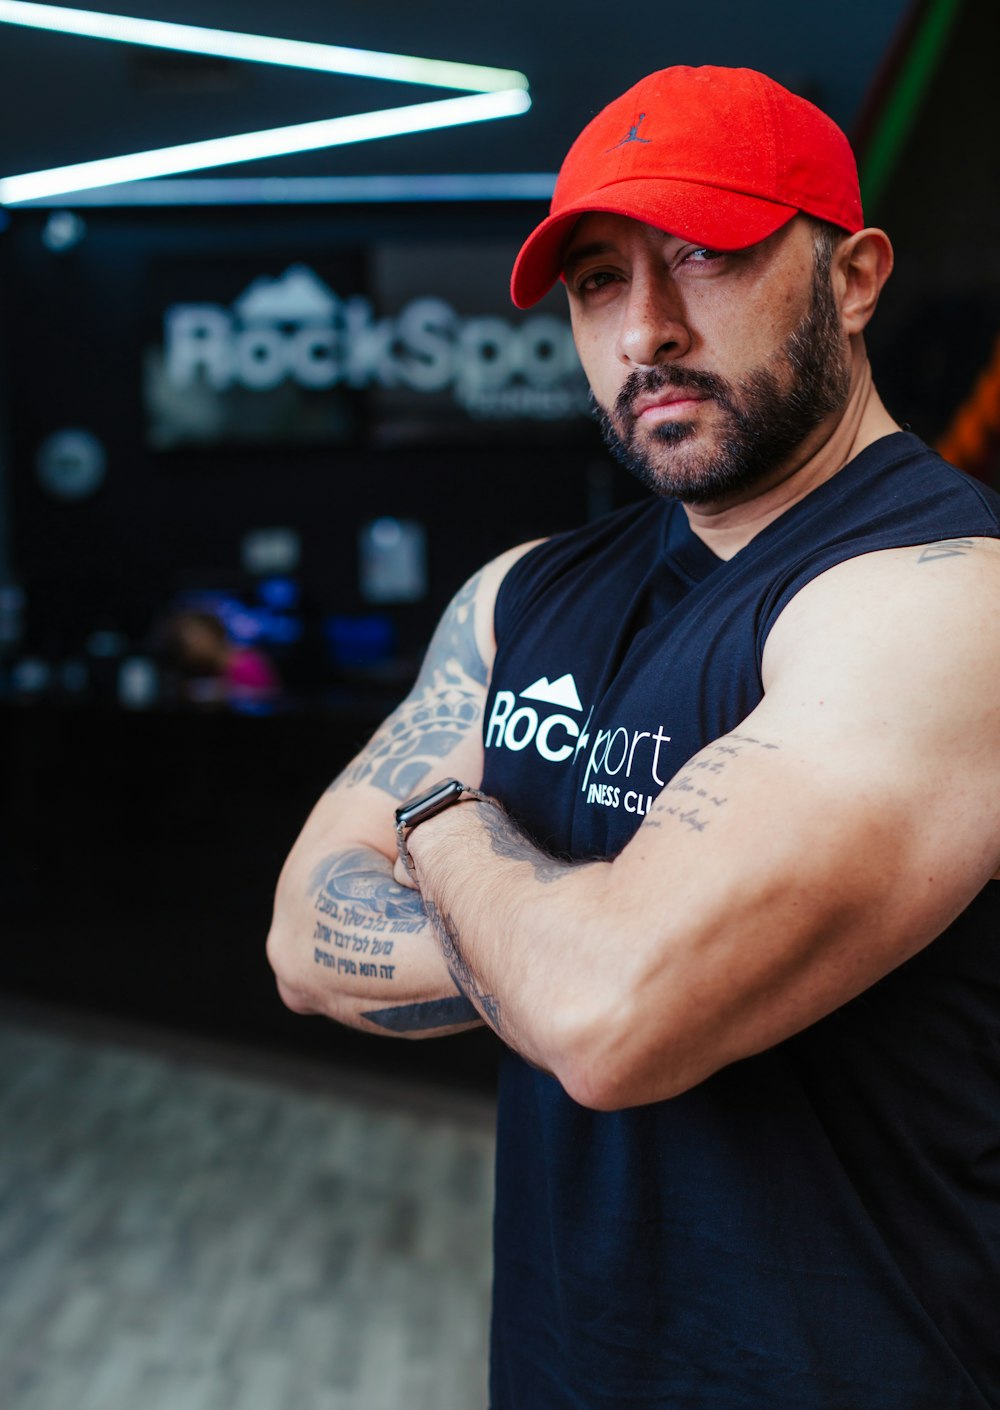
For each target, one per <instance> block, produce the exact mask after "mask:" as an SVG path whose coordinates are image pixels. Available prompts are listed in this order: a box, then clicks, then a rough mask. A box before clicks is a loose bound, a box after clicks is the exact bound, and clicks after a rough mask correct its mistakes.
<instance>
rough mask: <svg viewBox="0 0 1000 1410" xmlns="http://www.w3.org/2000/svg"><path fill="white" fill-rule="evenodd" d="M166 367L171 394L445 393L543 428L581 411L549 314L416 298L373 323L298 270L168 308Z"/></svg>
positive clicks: (565, 344) (361, 306)
mask: <svg viewBox="0 0 1000 1410" xmlns="http://www.w3.org/2000/svg"><path fill="white" fill-rule="evenodd" d="M164 337H165V348H164V354H165V356H164V365H165V372H166V377H167V379H168V381H169V382H170V383H171V384H172V385H173V386H175V387H177V388H178V389H179V390H187V389H188V388H190V387H192V386H194V385H196V384H203V385H207V386H209V387H211V388H212V389H213V390H215V391H217V392H220V393H222V392H226V391H228V390H229V389H230V388H233V387H243V388H247V389H249V390H251V391H269V390H272V389H273V388H275V387H277V386H279V385H280V384H281V383H282V382H285V381H287V380H290V381H292V382H296V383H298V384H299V385H300V386H301V387H304V388H307V389H310V390H322V389H323V388H327V387H334V386H337V385H341V386H346V387H351V388H356V389H364V388H369V387H383V388H392V387H403V388H408V389H409V390H411V391H413V392H422V393H437V394H440V393H450V394H451V396H452V397H453V398H454V400H455V401H456V402H457V403H458V404H459V405H460V406H461V407H463V408H464V410H465V411H466V412H467V413H468V414H469V415H470V416H474V417H482V418H486V419H491V420H498V419H500V420H509V419H515V418H516V419H522V418H525V417H527V418H531V419H538V420H552V419H559V418H564V417H572V416H577V415H579V414H581V413H586V411H587V389H586V383H585V380H584V377H583V372H582V370H581V368H580V364H579V361H578V359H577V356H576V350H575V348H574V346H573V338H572V334H571V332H570V327H569V324H568V323H567V322H565V321H564V320H562V319H559V318H555V317H553V316H552V315H551V314H536V315H534V316H533V317H530V318H525V319H523V320H522V321H519V322H518V323H514V322H512V321H510V320H508V319H506V318H501V317H499V316H497V315H493V314H490V315H483V316H480V317H466V316H464V315H460V314H459V313H457V312H456V311H455V309H453V308H452V307H451V305H450V304H448V303H446V302H445V300H444V299H440V298H431V297H427V298H417V299H413V300H412V301H411V302H409V303H407V304H405V305H404V307H403V308H401V309H400V311H399V312H398V313H396V314H390V315H388V316H387V317H382V318H378V317H376V315H375V312H374V310H373V308H372V305H371V303H370V302H369V301H368V300H367V299H365V298H363V297H361V296H360V295H352V296H350V297H348V298H344V299H342V298H340V297H339V296H338V295H337V294H335V293H334V292H333V290H332V289H330V288H329V286H328V285H326V284H325V283H324V282H323V280H322V279H320V278H319V276H318V275H317V274H315V273H314V271H313V270H311V269H309V268H308V267H307V266H305V265H302V264H298V265H293V266H292V267H291V268H289V269H288V270H286V272H285V273H284V274H283V275H282V276H281V278H279V279H270V278H267V277H262V278H260V279H256V280H254V282H253V283H252V284H251V285H250V286H249V288H248V289H246V290H245V292H244V293H243V294H241V295H240V297H239V298H238V299H236V300H235V302H234V303H233V305H232V307H230V308H226V307H224V306H223V305H221V304H212V303H181V304H174V305H173V306H172V307H171V308H169V309H168V310H167V312H166V315H165V319H164Z"/></svg>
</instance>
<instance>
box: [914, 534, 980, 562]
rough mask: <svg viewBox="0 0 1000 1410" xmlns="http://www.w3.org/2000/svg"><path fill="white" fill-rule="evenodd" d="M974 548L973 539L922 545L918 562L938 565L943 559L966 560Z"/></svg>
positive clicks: (943, 540)
mask: <svg viewBox="0 0 1000 1410" xmlns="http://www.w3.org/2000/svg"><path fill="white" fill-rule="evenodd" d="M974 548H975V544H974V543H973V542H972V540H971V539H941V540H940V542H938V543H925V544H922V545H921V547H920V557H919V558H918V559H917V562H918V563H936V562H938V561H939V560H940V559H942V558H964V557H965V555H966V554H967V553H971V552H972V551H973V549H974Z"/></svg>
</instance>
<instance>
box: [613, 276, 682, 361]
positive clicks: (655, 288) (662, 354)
mask: <svg viewBox="0 0 1000 1410" xmlns="http://www.w3.org/2000/svg"><path fill="white" fill-rule="evenodd" d="M690 347H691V331H690V329H689V327H688V323H687V319H686V317H685V311H684V305H683V302H682V300H681V298H680V295H679V293H678V290H677V288H676V286H675V284H674V283H673V280H671V279H667V278H662V279H642V280H633V282H632V285H631V286H630V288H629V296H628V300H627V303H626V305H625V310H624V313H623V317H622V323H621V327H620V330H619V336H618V356H619V357H620V358H621V360H622V362H624V363H627V364H628V365H629V366H632V367H655V366H658V365H659V364H661V363H664V362H671V361H674V360H676V359H677V358H680V357H683V356H684V354H685V353H686V352H687V351H688V350H689V349H690Z"/></svg>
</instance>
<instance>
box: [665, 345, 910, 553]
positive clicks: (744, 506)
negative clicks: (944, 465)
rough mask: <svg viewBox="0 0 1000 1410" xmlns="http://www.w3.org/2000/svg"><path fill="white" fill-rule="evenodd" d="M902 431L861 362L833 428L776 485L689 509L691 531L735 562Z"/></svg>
mask: <svg viewBox="0 0 1000 1410" xmlns="http://www.w3.org/2000/svg"><path fill="white" fill-rule="evenodd" d="M899 429H900V428H899V426H898V425H897V424H896V422H895V421H893V419H892V417H891V416H890V415H889V413H888V412H887V411H886V409H885V407H884V406H883V405H882V401H881V398H880V397H879V394H878V392H877V391H876V390H875V386H874V384H873V382H872V375H871V367H870V365H869V363H868V360H867V358H866V357H865V356H864V353H863V352H862V353H861V354H860V356H859V357H858V359H857V361H856V363H855V368H854V376H853V377H852V387H851V394H850V397H849V398H848V401H847V404H846V406H845V407H844V409H843V411H841V412H839V413H838V415H837V418H836V420H835V421H833V422H824V423H823V424H822V425H821V426H819V427H818V428H817V430H816V432H815V433H814V435H813V436H810V437H809V439H808V440H807V441H805V442H804V444H803V446H802V447H801V452H800V454H799V456H798V457H796V458H795V459H794V460H793V461H792V462H791V464H788V465H784V466H782V467H781V468H780V470H778V471H776V473H775V475H774V477H773V479H772V480H769V481H765V482H764V483H763V485H761V484H760V483H758V484H756V485H754V486H753V488H752V489H751V490H750V491H748V492H747V494H746V495H745V496H744V497H742V498H736V499H733V500H725V501H720V502H716V503H714V504H698V505H685V506H684V509H685V513H686V514H687V516H688V522H689V524H690V525H691V531H692V533H694V534H695V535H696V536H697V537H698V538H700V539H701V541H702V542H703V543H704V544H707V546H708V547H709V548H710V549H711V550H712V552H713V553H714V554H716V555H717V557H719V558H724V559H728V558H732V557H733V556H734V555H735V554H737V553H739V551H740V549H741V548H745V547H746V546H747V544H748V543H749V542H750V540H751V539H752V538H755V537H756V535H757V534H759V533H760V532H761V530H762V529H766V528H767V526H768V524H770V523H773V521H774V520H775V519H777V518H778V517H779V516H780V515H782V514H784V513H785V511H786V510H788V509H791V507H792V505H793V504H798V502H799V500H800V499H805V497H806V495H807V494H811V493H812V491H813V490H814V489H816V488H817V487H818V486H819V485H822V484H823V483H824V482H825V481H826V480H829V479H831V478H832V477H833V476H834V475H836V474H837V472H838V471H839V470H842V469H843V468H844V466H845V465H846V464H847V463H848V462H849V461H851V460H853V459H854V457H855V456H856V455H858V454H860V452H861V451H863V450H864V449H865V447H866V446H870V445H871V444H872V442H873V441H877V440H880V439H881V437H882V436H888V435H891V434H892V432H893V431H898V430H899Z"/></svg>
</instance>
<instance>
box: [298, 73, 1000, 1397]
mask: <svg viewBox="0 0 1000 1410" xmlns="http://www.w3.org/2000/svg"><path fill="white" fill-rule="evenodd" d="M891 260H892V252H891V248H890V245H889V242H888V239H887V238H886V236H885V235H884V234H883V233H882V232H881V231H879V230H874V229H869V228H866V227H865V225H864V222H863V218H862V214H861V205H860V198H859V194H858V186H857V176H856V171H855V166H854V161H853V158H852V156H851V154H850V150H849V148H848V146H847V143H846V140H845V139H844V137H843V135H842V134H841V133H840V132H839V130H838V129H837V128H836V127H835V126H834V125H833V124H832V123H831V122H830V121H829V120H828V119H827V118H826V117H824V116H823V115H822V114H821V113H819V112H818V111H817V110H816V109H815V108H813V107H812V106H811V105H809V104H807V103H805V102H804V101H802V100H800V99H798V98H796V97H794V96H793V95H791V94H790V93H788V92H786V91H785V90H784V89H782V88H781V87H779V86H778V85H777V84H775V83H772V82H771V81H770V80H769V79H767V78H765V77H763V76H762V75H760V74H756V73H752V72H749V71H747V70H725V69H712V68H702V69H686V68H676V69H668V70H665V71H663V72H661V73H657V74H653V75H652V76H651V77H649V78H647V79H645V80H643V82H641V83H640V84H638V85H637V86H636V87H635V88H634V89H632V90H630V92H629V93H627V94H625V95H624V96H623V97H622V98H620V99H618V100H617V101H616V102H614V103H612V104H611V105H610V106H609V107H608V108H607V109H605V110H604V112H602V113H601V114H599V115H598V117H596V118H595V119H594V120H593V122H592V123H591V124H590V125H589V126H588V127H587V128H586V129H585V131H584V132H583V134H582V135H581V136H580V137H579V138H578V140H577V142H576V143H575V144H574V146H573V148H572V149H571V151H570V153H569V155H568V157H567V159H566V162H565V164H564V166H563V169H562V172H561V173H560V178H559V183H558V185H557V188H556V192H555V196H554V199H553V205H552V214H551V215H550V216H549V218H548V219H547V220H546V221H545V222H543V224H542V225H541V226H539V228H538V229H537V230H536V231H535V232H534V233H533V234H532V235H531V237H530V238H529V239H528V241H527V243H526V244H525V246H524V248H523V249H522V251H521V254H520V256H519V258H518V262H517V265H516V266H515V271H514V278H513V293H514V297H515V300H516V301H517V302H518V303H519V304H521V305H523V306H526V305H528V304H530V303H531V302H533V301H534V300H535V299H537V298H539V297H540V296H541V295H542V294H543V293H544V292H545V290H546V289H548V288H549V287H550V286H551V285H552V284H553V283H554V281H555V280H556V279H557V278H558V277H560V276H561V277H562V278H563V279H564V281H565V284H566V290H567V296H568V299H569V306H570V311H571V316H572V321H573V328H574V334H575V337H576V341H577V346H578V349H579V352H580V357H581V360H582V362H583V365H584V368H585V370H586V372H587V374H588V377H589V380H590V384H591V387H592V390H593V394H594V398H595V400H596V403H597V405H598V407H599V408H600V410H601V412H602V415H603V419H604V424H605V429H606V432H607V435H608V438H609V441H610V443H611V444H612V446H613V447H614V448H615V449H616V450H617V451H618V453H619V454H620V455H622V457H623V458H624V459H625V460H626V461H627V463H629V464H630V465H631V466H632V468H633V469H635V470H636V472H637V473H638V474H639V475H640V476H641V477H642V478H643V479H644V480H645V481H646V482H647V483H648V484H649V486H650V487H651V489H652V490H653V491H654V495H653V497H651V498H650V500H649V501H648V503H645V504H643V505H641V506H639V507H633V508H630V509H627V510H625V511H622V512H619V513H617V514H615V515H612V516H610V517H609V518H608V519H605V520H602V521H599V522H597V523H596V524H592V525H589V526H588V527H587V528H585V529H583V530H580V531H577V532H574V533H570V534H566V535H562V536H559V537H557V538H555V539H552V540H550V541H548V542H546V543H542V544H540V545H533V546H528V547H526V548H521V549H517V550H514V551H513V552H511V553H508V554H506V555H505V556H503V557H502V558H500V559H498V560H497V561H496V562H495V563H492V564H490V565H489V566H488V567H487V568H485V569H484V570H483V572H482V573H481V574H480V575H479V576H478V577H477V578H475V579H473V580H472V582H470V583H469V584H468V586H467V587H466V588H464V589H463V590H462V591H461V592H460V593H459V594H458V596H457V597H456V599H455V601H454V602H453V604H452V606H451V607H450V609H449V610H448V612H447V613H446V615H445V617H444V619H443V621H442V623H441V625H440V627H439V629H438V632H437V634H436V636H435V638H434V640H433V642H432V644H431V647H430V650H429V652H428V656H427V659H426V662H425V664H424V667H423V671H422V673H421V676H420V678H419V680H418V682H417V684H416V686H415V688H414V690H413V692H412V694H411V695H410V697H409V698H408V699H407V700H406V701H405V702H404V703H403V705H401V706H400V708H399V709H398V710H397V711H396V713H395V714H394V715H393V716H391V717H390V719H389V720H388V721H387V722H386V724H385V725H384V726H383V728H382V729H381V730H380V731H379V733H378V734H377V735H376V736H375V738H374V739H373V741H372V743H371V744H370V745H369V746H368V748H367V749H365V750H364V751H363V752H362V753H361V754H360V755H359V757H358V759H357V760H356V761H355V763H354V764H353V766H352V767H351V768H349V769H348V770H347V772H346V773H345V774H344V775H343V776H342V777H341V778H340V779H338V780H337V782H336V783H335V784H334V785H333V787H332V788H331V790H330V791H329V792H328V793H327V794H326V796H325V797H324V798H323V799H322V800H321V802H320V803H319V805H318V806H317V808H316V810H315V812H314V813H313V815H312V817H311V818H310V820H309V822H308V824H307V826H306V828H305V830H304V832H303V834H302V836H301V837H300V839H299V841H298V842H297V843H296V845H295V848H294V850H293V852H292V854H291V857H290V858H289V861H288V863H287V865H286V868H285V871H284V873H283V875H282V880H281V883H280V886H279V891H278V898H277V905H276V913H275V924H274V929H273V932H272V936H271V940H270V952H271V957H272V962H273V964H274V965H275V968H276V971H277V975H278V982H279V985H280V988H281V992H282V994H283V996H284V997H285V999H286V1001H287V1002H288V1003H289V1004H290V1005H291V1006H292V1007H293V1008H295V1009H297V1010H300V1011H303V1012H316V1013H324V1014H327V1015H329V1016H330V1017H332V1018H335V1019H338V1020H340V1021H342V1022H346V1023H351V1024H353V1025H355V1026H357V1027H359V1028H363V1029H367V1030H370V1031H372V1032H393V1033H408V1034H411V1035H422V1034H427V1033H440V1032H448V1031H452V1030H454V1029H457V1028H461V1027H462V1026H464V1025H465V1024H466V1023H467V1022H469V1021H476V1020H477V1019H480V1018H481V1019H482V1020H484V1021H485V1022H486V1023H488V1024H489V1025H490V1026H491V1027H492V1028H494V1029H495V1030H496V1032H497V1033H499V1035H500V1036H501V1037H502V1038H503V1040H504V1041H505V1043H506V1044H507V1045H508V1048H509V1053H508V1055H506V1056H505V1060H504V1068H503V1073H502V1078H501V1090H500V1099H499V1101H500V1106H499V1132H498V1175H497V1180H498V1184H497V1216H496V1281H495V1294H494V1320H493V1357H492V1372H491V1391H492V1405H493V1410H563V1407H566V1410H568V1407H574V1408H575V1410H576V1408H577V1407H586V1410H596V1408H597V1407H600V1410H626V1408H627V1407H650V1410H651V1408H652V1407H657V1410H661V1408H662V1410H668V1407H669V1410H679V1407H682V1406H684V1407H689V1406H690V1407H709V1410H742V1407H753V1408H754V1410H779V1408H780V1410H819V1407H822V1410H890V1407H891V1408H892V1410H945V1407H949V1410H959V1407H961V1410H967V1408H968V1410H972V1407H977V1408H978V1410H983V1407H986V1406H994V1407H995V1406H998V1405H1000V1334H998V1324H997V1303H998V1293H1000V1140H998V1136H997V1130H998V1127H997V1111H998V1109H1000V1107H998V1100H1000V944H998V938H1000V937H998V933H997V918H998V906H1000V898H998V895H997V892H998V888H997V886H996V885H995V884H994V882H995V879H996V877H997V873H998V868H1000V814H998V807H997V801H996V800H997V797H998V796H1000V795H998V787H1000V668H998V662H1000V545H998V543H997V538H998V534H1000V501H998V500H997V498H996V497H994V496H993V495H992V494H990V493H989V492H987V491H985V490H983V489H982V488H981V487H979V486H977V485H976V484H975V483H974V482H972V481H971V480H968V479H966V478H965V477H963V476H961V475H960V474H959V473H958V472H957V471H954V470H953V469H951V468H950V467H948V466H946V465H944V463H943V462H941V461H940V460H939V459H938V458H937V457H936V456H934V455H933V454H931V453H930V452H929V451H928V450H927V449H926V448H925V447H923V446H922V445H921V443H920V442H919V441H917V440H916V438H915V437H913V436H911V435H909V434H907V433H904V432H902V431H900V430H899V428H898V427H897V426H896V424H895V423H894V422H893V421H892V419H891V417H890V416H889V414H888V413H887V411H886V410H885V408H884V407H883V406H882V404H881V402H880V401H879V398H878V395H877V393H876V391H875V388H874V386H873V384H872V379H871V373H870V369H869V365H868V362H867V360H866V356H865V348H864V341H863V333H864V329H865V326H866V324H867V322H868V320H869V318H870V317H871V315H872V313H873V311H874V309H875V305H876V301H877V299H878V295H879V292H880V290H881V288H882V285H883V283H884V281H885V279H886V278H887V277H888V275H889V272H890V267H891ZM927 335H928V337H932V336H933V329H928V330H927ZM449 774H451V775H454V776H455V778H456V779H457V780H461V782H452V783H450V784H449V783H445V784H443V785H442V787H441V788H439V789H437V790H436V792H432V797H431V798H430V800H429V801H428V800H422V799H421V798H420V797H417V798H415V799H412V798H411V797H410V796H411V795H414V794H418V795H419V793H420V792H421V790H426V789H427V786H428V785H430V784H434V783H435V781H436V780H439V779H440V777H441V775H449ZM407 799H408V800H409V801H408V803H407V806H406V807H404V808H403V809H402V810H401V817H400V820H399V853H400V860H398V861H396V862H395V864H394V858H395V856H396V850H397V839H396V837H395V836H394V823H393V811H394V808H395V805H396V803H398V802H400V801H402V800H407ZM454 802H460V803H461V806H450V804H452V803H454ZM414 886H415V887H416V888H418V890H415V889H413V888H414ZM425 916H427V917H430V919H429V920H425ZM314 937H318V938H314ZM348 956H350V957H351V958H352V961H353V960H354V957H355V956H357V962H352V963H351V964H348V965H341V964H339V963H338V961H339V960H340V959H343V958H346V957H348ZM376 956H379V958H378V960H376ZM385 957H388V959H387V960H386V959H385Z"/></svg>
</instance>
